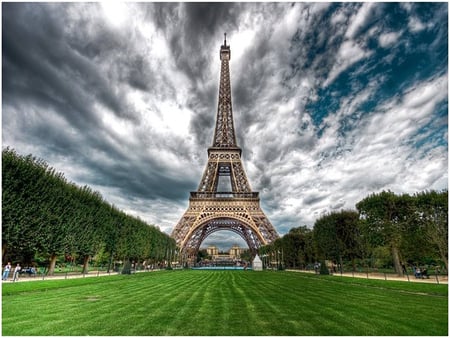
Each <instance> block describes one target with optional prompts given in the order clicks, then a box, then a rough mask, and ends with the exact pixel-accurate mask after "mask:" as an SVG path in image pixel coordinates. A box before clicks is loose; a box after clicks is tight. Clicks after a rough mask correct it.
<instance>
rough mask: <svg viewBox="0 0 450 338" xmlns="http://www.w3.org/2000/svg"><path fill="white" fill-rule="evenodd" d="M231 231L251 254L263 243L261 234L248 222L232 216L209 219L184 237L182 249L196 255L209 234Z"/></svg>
mask: <svg viewBox="0 0 450 338" xmlns="http://www.w3.org/2000/svg"><path fill="white" fill-rule="evenodd" d="M223 230H227V231H231V232H234V233H235V234H237V235H239V236H240V237H241V238H242V239H243V240H244V241H245V242H246V243H247V246H248V248H249V249H250V251H251V252H253V253H255V252H256V250H257V249H258V248H259V247H260V246H261V245H262V243H263V242H264V238H263V237H262V235H261V233H259V232H258V230H257V229H255V228H254V227H253V226H252V225H251V224H250V223H249V222H245V221H243V220H242V219H241V218H238V217H233V216H221V217H209V218H208V219H205V220H204V221H203V222H201V223H200V224H198V225H197V226H196V227H195V228H193V229H192V230H191V231H190V232H189V234H188V235H187V236H186V239H185V242H184V243H183V247H185V248H186V249H187V250H188V251H189V252H192V253H196V252H198V250H199V249H200V246H201V244H202V243H203V241H204V240H205V239H206V238H207V237H208V236H209V235H211V234H213V233H215V232H218V231H223Z"/></svg>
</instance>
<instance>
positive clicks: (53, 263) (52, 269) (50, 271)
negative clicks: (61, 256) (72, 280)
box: [47, 254, 58, 276]
mask: <svg viewBox="0 0 450 338" xmlns="http://www.w3.org/2000/svg"><path fill="white" fill-rule="evenodd" d="M56 258H58V256H57V255H56V254H52V255H51V256H50V259H49V266H48V272H47V275H49V276H52V275H53V273H54V272H55V266H56Z"/></svg>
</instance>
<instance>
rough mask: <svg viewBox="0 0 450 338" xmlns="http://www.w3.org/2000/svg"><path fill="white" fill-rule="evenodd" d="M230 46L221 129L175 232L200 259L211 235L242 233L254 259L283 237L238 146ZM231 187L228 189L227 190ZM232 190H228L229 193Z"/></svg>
mask: <svg viewBox="0 0 450 338" xmlns="http://www.w3.org/2000/svg"><path fill="white" fill-rule="evenodd" d="M230 56H231V51H230V46H227V40H226V33H225V38H224V43H223V45H222V46H221V47H220V60H221V68H220V86H219V87H220V88H219V102H218V108H217V120H216V129H215V132H214V139H213V145H212V147H209V148H208V163H207V164H206V168H205V171H204V172H203V177H202V179H201V181H200V184H199V186H198V189H197V191H194V192H191V194H190V198H189V207H188V209H187V211H186V212H185V213H184V215H183V216H182V217H181V219H180V221H179V222H178V224H177V225H176V227H175V228H174V230H173V232H172V235H171V236H172V237H173V238H174V239H175V240H176V243H177V245H178V247H179V249H180V253H181V254H182V256H184V257H186V258H188V259H189V257H190V258H193V257H194V256H196V254H197V252H198V250H199V248H200V245H201V243H202V242H203V240H204V239H205V238H206V237H208V236H209V235H210V234H212V233H214V232H216V231H221V230H229V231H232V232H234V233H237V234H238V235H240V236H241V237H242V238H243V239H244V240H245V241H246V243H247V245H248V247H249V249H250V251H251V252H252V254H253V255H255V254H256V251H257V249H258V248H259V247H260V246H262V245H266V244H269V243H271V242H272V241H274V240H275V239H277V238H278V234H277V232H276V230H275V229H274V227H273V226H272V224H271V223H270V221H269V220H268V218H267V217H266V215H265V214H264V212H263V211H262V209H261V207H260V205H259V195H258V192H255V191H252V189H251V187H250V183H249V181H248V179H247V175H246V174H245V171H244V167H243V165H242V162H241V153H242V150H241V148H239V147H238V146H237V144H236V135H235V130H234V123H233V110H232V108H231V84H230V70H229V61H230ZM224 187H225V189H224ZM227 188H228V189H227Z"/></svg>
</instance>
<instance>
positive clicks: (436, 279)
mask: <svg viewBox="0 0 450 338" xmlns="http://www.w3.org/2000/svg"><path fill="white" fill-rule="evenodd" d="M288 271H299V272H311V273H314V271H304V270H288ZM334 275H335V276H342V277H352V278H366V279H384V280H393V281H403V282H414V283H431V284H448V276H436V275H434V276H433V275H430V276H429V277H430V278H424V279H422V278H415V277H414V276H407V275H405V276H403V277H402V276H398V275H395V274H389V273H388V274H384V273H376V272H370V273H368V274H367V273H365V272H344V273H342V274H341V273H340V272H337V273H335V274H334Z"/></svg>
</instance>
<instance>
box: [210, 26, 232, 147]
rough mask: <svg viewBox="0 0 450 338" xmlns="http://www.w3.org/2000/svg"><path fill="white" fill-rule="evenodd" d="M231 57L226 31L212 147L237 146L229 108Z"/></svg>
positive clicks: (221, 47) (222, 50) (221, 57)
mask: <svg viewBox="0 0 450 338" xmlns="http://www.w3.org/2000/svg"><path fill="white" fill-rule="evenodd" d="M230 58H231V51H230V46H227V33H225V34H224V43H223V45H222V46H220V60H221V67H220V84H219V103H218V107H217V119H216V129H215V133H214V140H213V147H220V148H230V147H237V145H236V136H235V133H234V122H233V110H232V108H231V85H230V69H229V61H230Z"/></svg>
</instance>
